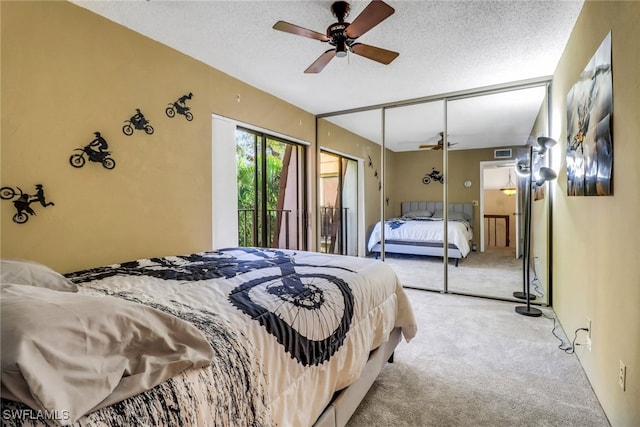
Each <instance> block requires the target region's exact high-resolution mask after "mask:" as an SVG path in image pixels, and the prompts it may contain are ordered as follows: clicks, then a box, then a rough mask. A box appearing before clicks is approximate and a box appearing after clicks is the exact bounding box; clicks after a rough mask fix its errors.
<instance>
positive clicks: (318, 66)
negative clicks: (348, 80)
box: [304, 49, 336, 74]
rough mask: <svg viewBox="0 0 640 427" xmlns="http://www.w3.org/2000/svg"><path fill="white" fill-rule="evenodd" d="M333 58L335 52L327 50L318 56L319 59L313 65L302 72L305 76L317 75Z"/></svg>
mask: <svg viewBox="0 0 640 427" xmlns="http://www.w3.org/2000/svg"><path fill="white" fill-rule="evenodd" d="M334 56H336V50H335V49H329V50H328V51H326V52H325V53H323V54H322V55H320V57H319V58H318V59H316V60H315V62H314V63H313V64H311V65H309V68H307V69H306V70H304V72H305V73H307V74H309V73H319V72H320V71H322V69H323V68H324V67H325V66H326V65H327V64H328V63H329V61H331V60H332V59H333V57H334Z"/></svg>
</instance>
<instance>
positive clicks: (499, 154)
mask: <svg viewBox="0 0 640 427" xmlns="http://www.w3.org/2000/svg"><path fill="white" fill-rule="evenodd" d="M511 156H512V155H511V148H500V149H497V150H493V158H494V159H510V158H511Z"/></svg>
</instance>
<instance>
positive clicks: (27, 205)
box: [0, 184, 55, 224]
mask: <svg viewBox="0 0 640 427" xmlns="http://www.w3.org/2000/svg"><path fill="white" fill-rule="evenodd" d="M35 187H36V194H27V193H25V192H23V191H22V189H21V188H20V187H16V188H15V189H14V188H13V187H2V188H0V198H1V199H2V200H11V199H14V200H13V206H14V207H15V208H16V213H15V214H14V215H13V222H15V223H16V224H24V223H25V222H27V221H28V220H29V215H35V214H36V213H35V211H34V210H33V208H32V207H31V203H33V202H39V203H40V204H41V205H42V207H45V208H46V207H48V206H55V204H54V203H53V202H47V199H46V198H45V195H44V188H43V186H42V184H36V185H35Z"/></svg>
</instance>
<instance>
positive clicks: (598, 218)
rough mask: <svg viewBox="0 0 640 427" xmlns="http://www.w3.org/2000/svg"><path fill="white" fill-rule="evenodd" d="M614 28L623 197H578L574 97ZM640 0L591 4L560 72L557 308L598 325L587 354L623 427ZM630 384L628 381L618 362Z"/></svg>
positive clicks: (638, 326) (636, 306)
mask: <svg viewBox="0 0 640 427" xmlns="http://www.w3.org/2000/svg"><path fill="white" fill-rule="evenodd" d="M609 31H611V43H612V60H613V63H612V68H613V156H614V161H613V186H614V187H613V191H614V194H613V196H609V197H568V196H567V195H566V194H567V170H566V164H565V162H564V156H565V155H566V145H567V144H566V138H567V132H566V96H567V93H568V92H569V90H570V89H571V87H572V86H573V84H574V83H575V82H576V80H577V79H578V76H579V75H580V73H581V72H582V70H583V69H584V68H585V65H586V64H587V62H588V61H589V59H590V58H591V57H592V56H593V54H594V52H595V51H596V50H597V48H598V47H599V46H600V44H601V43H602V41H603V39H604V38H605V36H606V35H607V33H608V32H609ZM638 40H640V2H592V1H587V2H585V4H584V7H583V10H582V12H581V14H580V16H579V18H578V21H577V23H576V26H575V28H574V29H573V33H572V35H571V38H570V40H569V43H568V44H567V47H566V49H565V52H564V54H563V55H562V58H561V60H560V62H559V64H558V67H557V69H556V72H555V74H554V79H553V114H554V117H553V122H552V135H551V136H553V137H554V138H557V139H558V141H559V142H560V143H561V144H560V145H561V147H560V148H559V150H558V154H559V157H560V158H561V159H563V161H562V164H561V167H560V172H559V176H558V180H557V181H556V182H555V183H554V184H553V188H552V190H553V191H554V193H555V197H554V201H553V231H554V234H553V241H552V249H553V259H552V260H553V276H552V277H553V301H554V302H553V306H554V309H555V311H556V313H557V315H558V317H559V319H560V321H561V323H562V325H563V327H564V330H565V331H566V332H567V334H570V335H571V336H573V331H574V330H575V329H577V328H580V327H585V326H586V322H587V318H590V319H591V321H592V323H591V327H592V338H593V347H592V351H591V352H589V351H588V350H587V349H586V348H585V347H578V349H577V355H578V357H579V359H580V361H581V363H582V365H583V366H584V369H585V372H586V373H587V375H588V377H589V380H590V381H591V384H592V386H593V389H594V391H595V393H596V395H597V396H598V398H599V400H600V402H601V403H602V406H603V407H604V410H605V412H606V414H607V416H608V417H609V419H610V421H611V424H612V425H613V426H614V427H618V426H619V427H622V426H625V427H632V426H639V425H640V275H639V274H638V267H639V266H640V249H638V244H639V242H640V228H639V227H638V219H639V218H640V190H638V183H639V182H640V167H639V165H638V163H639V162H640V139H639V137H638V135H640V48H639V46H638ZM619 360H622V361H623V362H624V363H625V364H626V366H627V390H626V391H624V392H623V391H622V390H621V389H620V387H618V361H619Z"/></svg>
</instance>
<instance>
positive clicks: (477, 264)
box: [385, 248, 543, 299]
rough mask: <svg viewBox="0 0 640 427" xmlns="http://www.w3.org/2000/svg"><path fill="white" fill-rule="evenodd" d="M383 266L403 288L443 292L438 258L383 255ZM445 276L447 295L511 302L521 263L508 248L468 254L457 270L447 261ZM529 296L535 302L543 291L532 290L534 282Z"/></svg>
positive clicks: (519, 287) (519, 288) (518, 287)
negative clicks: (455, 293) (447, 280)
mask: <svg viewBox="0 0 640 427" xmlns="http://www.w3.org/2000/svg"><path fill="white" fill-rule="evenodd" d="M385 262H386V263H387V264H389V265H390V266H391V267H392V268H393V269H394V270H395V271H396V274H397V275H398V278H399V279H400V283H402V285H403V286H406V287H411V288H420V289H429V290H442V289H444V265H443V262H442V258H439V257H426V256H416V255H397V254H387V256H386V258H385ZM448 275H449V285H448V290H449V291H451V292H458V293H464V294H471V295H481V296H488V297H492V298H500V299H514V298H513V292H515V291H522V290H523V286H522V283H523V278H522V259H517V258H516V257H515V250H514V249H512V248H493V249H489V250H487V251H486V252H483V253H480V252H471V253H469V255H467V257H466V258H464V259H462V260H460V262H459V264H458V267H455V264H454V262H453V260H451V261H450V262H449V266H448ZM532 278H533V277H532ZM530 292H531V293H532V294H533V295H536V296H537V297H538V298H540V297H541V296H542V295H543V290H542V289H540V288H539V287H537V286H536V281H535V280H534V281H533V284H532V287H531V290H530Z"/></svg>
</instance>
